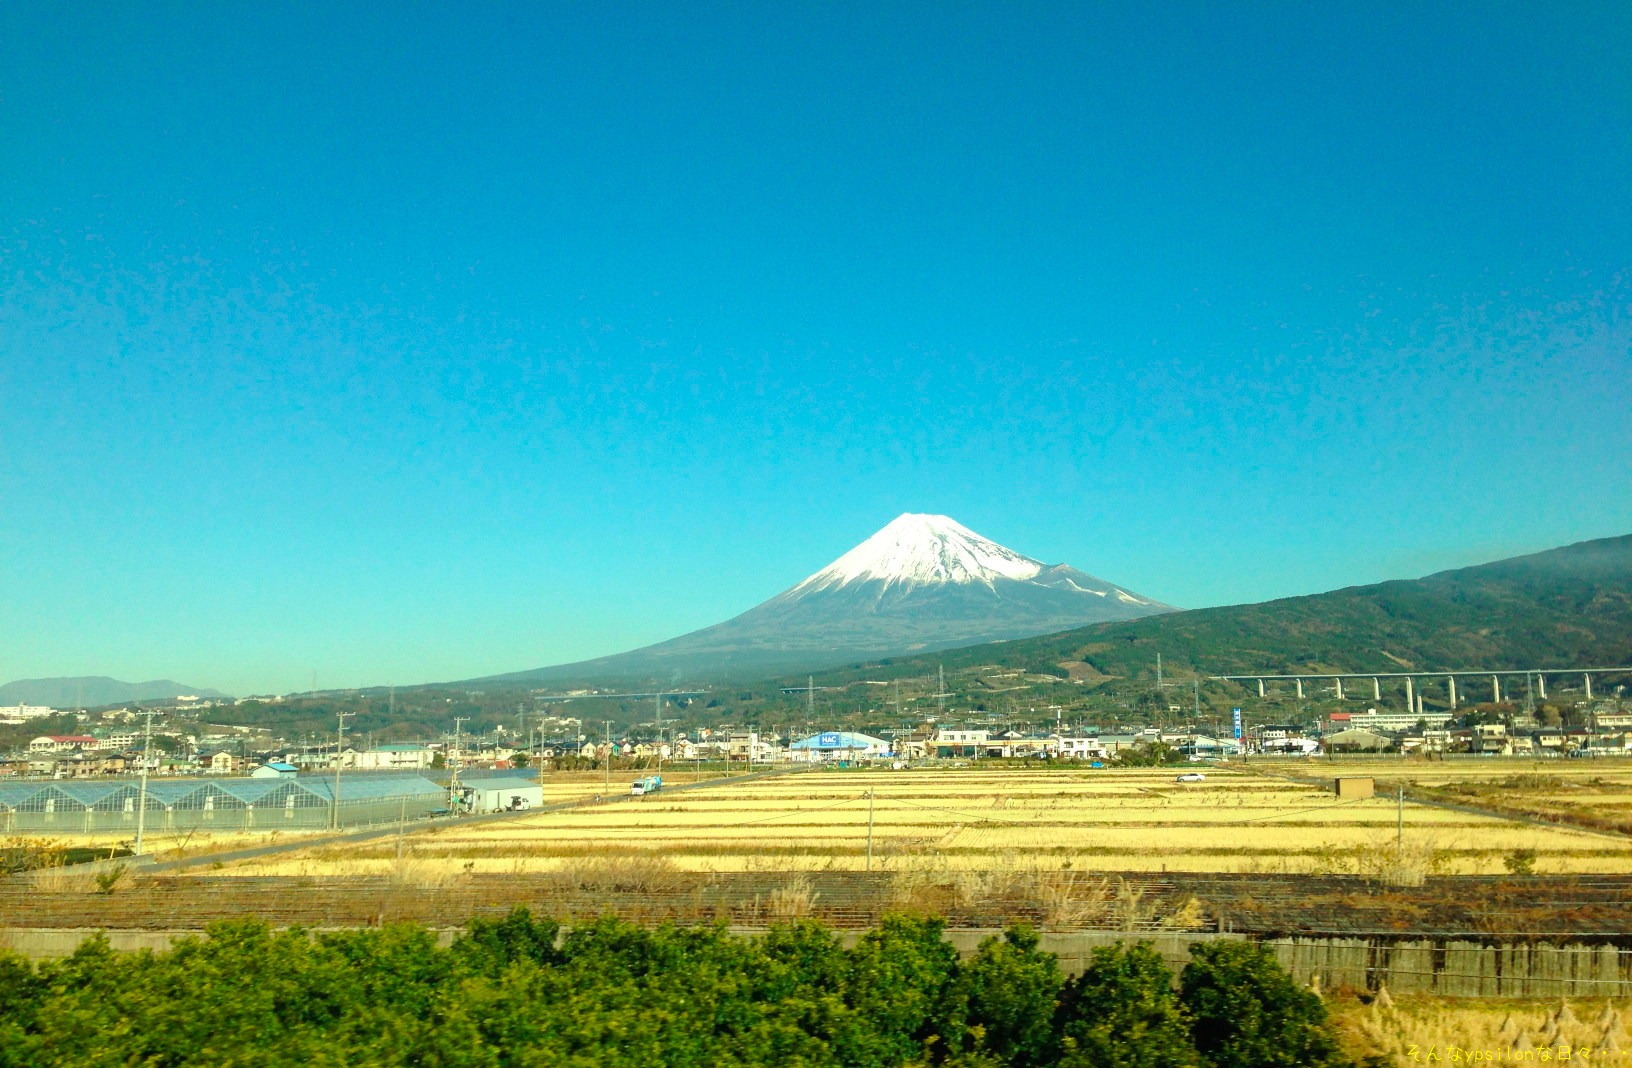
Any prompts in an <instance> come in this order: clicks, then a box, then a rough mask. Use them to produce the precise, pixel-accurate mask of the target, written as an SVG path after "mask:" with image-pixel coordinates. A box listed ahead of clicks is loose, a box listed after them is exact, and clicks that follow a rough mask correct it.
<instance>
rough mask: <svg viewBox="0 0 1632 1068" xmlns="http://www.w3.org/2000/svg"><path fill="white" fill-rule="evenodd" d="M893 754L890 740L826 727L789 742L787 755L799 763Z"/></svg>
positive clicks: (859, 758)
mask: <svg viewBox="0 0 1632 1068" xmlns="http://www.w3.org/2000/svg"><path fill="white" fill-rule="evenodd" d="M890 755H891V753H890V743H889V742H887V741H885V740H884V739H883V738H874V737H873V736H872V735H870V734H858V733H857V732H855V731H823V732H822V733H820V734H813V735H811V736H810V737H809V738H801V739H800V740H799V741H797V742H794V743H793V744H792V745H790V746H788V759H789V760H791V761H794V762H795V763H800V764H817V763H824V762H827V761H835V760H846V761H848V760H870V759H872V758H873V757H885V756H890Z"/></svg>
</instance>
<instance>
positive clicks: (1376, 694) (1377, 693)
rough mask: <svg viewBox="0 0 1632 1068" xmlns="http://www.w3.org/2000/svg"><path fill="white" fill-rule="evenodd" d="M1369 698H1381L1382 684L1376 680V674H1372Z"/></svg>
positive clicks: (1380, 699)
mask: <svg viewBox="0 0 1632 1068" xmlns="http://www.w3.org/2000/svg"><path fill="white" fill-rule="evenodd" d="M1371 699H1372V700H1373V701H1378V702H1380V701H1382V699H1383V684H1382V683H1381V682H1380V681H1378V679H1377V678H1376V676H1373V677H1372V680H1371Z"/></svg>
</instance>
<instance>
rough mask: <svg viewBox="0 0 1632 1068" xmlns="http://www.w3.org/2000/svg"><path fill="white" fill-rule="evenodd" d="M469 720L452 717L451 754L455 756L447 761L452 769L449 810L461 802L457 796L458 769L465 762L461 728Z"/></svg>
mask: <svg viewBox="0 0 1632 1068" xmlns="http://www.w3.org/2000/svg"><path fill="white" fill-rule="evenodd" d="M469 718H470V717H469V716H454V717H453V752H454V754H455V755H454V758H453V759H452V760H450V761H448V767H449V768H451V769H452V773H451V774H450V776H449V778H448V807H449V808H450V809H452V808H454V806H455V805H457V804H458V803H459V801H460V800H461V798H460V795H459V767H460V765H462V764H463V763H464V762H465V741H464V733H463V731H462V729H461V728H463V727H464V725H465V721H466V720H467V719H469Z"/></svg>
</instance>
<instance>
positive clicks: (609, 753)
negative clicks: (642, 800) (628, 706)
mask: <svg viewBox="0 0 1632 1068" xmlns="http://www.w3.org/2000/svg"><path fill="white" fill-rule="evenodd" d="M611 792H612V721H611V720H607V721H606V793H608V794H609V793H611ZM601 796H603V797H604V796H606V795H605V794H602V795H601Z"/></svg>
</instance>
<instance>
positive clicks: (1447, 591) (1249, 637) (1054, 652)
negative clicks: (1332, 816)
mask: <svg viewBox="0 0 1632 1068" xmlns="http://www.w3.org/2000/svg"><path fill="white" fill-rule="evenodd" d="M1158 652H1159V653H1160V654H1161V655H1162V657H1163V659H1164V663H1165V665H1167V666H1168V667H1169V668H1172V669H1178V670H1184V669H1190V670H1193V671H1196V672H1200V673H1202V674H1208V675H1244V674H1251V673H1256V672H1263V673H1265V674H1295V673H1299V672H1310V673H1315V672H1327V671H1353V672H1366V671H1436V670H1451V669H1481V670H1514V669H1525V668H1538V667H1539V668H1565V667H1589V666H1593V667H1602V666H1619V665H1623V664H1629V663H1632V535H1624V536H1621V537H1615V538H1602V539H1598V540H1596V541H1586V542H1579V543H1577V544H1574V545H1568V546H1564V547H1562V548H1558V549H1549V550H1547V551H1545V552H1539V553H1533V554H1530V555H1528V556H1519V557H1513V558H1511V559H1507V560H1498V561H1495V562H1493V563H1488V564H1479V565H1476V566H1473V567H1464V568H1457V569H1455V570H1452V571H1442V572H1438V573H1436V574H1432V575H1428V576H1426V577H1424V578H1420V579H1396V580H1391V581H1388V582H1380V583H1374V584H1372V585H1367V586H1351V587H1347V588H1344V589H1339V590H1333V591H1330V592H1328V593H1318V594H1310V595H1306V596H1300V597H1284V598H1280V599H1277V600H1273V601H1265V602H1262V603H1260V604H1246V605H1230V606H1226V607H1219V608H1202V609H1195V610H1192V611H1187V612H1172V613H1168V614H1164V615H1157V616H1149V617H1146V618H1143V619H1137V620H1130V621H1126V622H1118V623H1102V624H1096V625H1093V626H1088V627H1081V628H1077V629H1075V630H1069V631H1065V632H1062V633H1059V634H1050V635H1045V636H1042V637H1037V638H1027V639H1023V640H1019V641H1010V642H993V643H988V644H984V645H977V646H970V647H966V648H963V649H956V650H949V651H947V652H944V653H939V654H936V655H934V656H929V657H915V658H912V659H910V660H908V659H900V658H897V659H895V660H892V661H890V662H888V663H880V664H873V665H865V666H859V665H858V666H857V667H855V668H852V669H850V670H848V671H846V672H844V673H842V674H856V673H858V672H860V673H862V674H878V673H879V671H880V669H884V673H885V674H903V675H904V674H923V673H926V672H928V673H933V671H934V670H935V667H936V666H937V665H944V666H945V667H946V668H947V669H948V670H952V669H955V668H968V667H975V666H978V665H983V664H991V665H998V666H1004V667H1029V668H1033V669H1037V668H1049V667H1059V666H1061V665H1082V666H1083V667H1084V668H1086V669H1091V670H1092V671H1093V672H1094V673H1097V674H1102V675H1110V676H1122V677H1127V676H1134V675H1145V674H1151V673H1153V672H1154V669H1155V663H1156V656H1157V654H1158ZM834 674H841V673H830V675H834Z"/></svg>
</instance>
